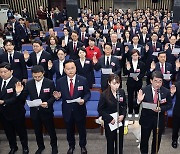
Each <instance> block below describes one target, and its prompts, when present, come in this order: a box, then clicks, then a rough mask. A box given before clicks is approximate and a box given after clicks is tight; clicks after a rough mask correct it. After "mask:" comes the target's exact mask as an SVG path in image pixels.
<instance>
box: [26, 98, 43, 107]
mask: <svg viewBox="0 0 180 154" xmlns="http://www.w3.org/2000/svg"><path fill="white" fill-rule="evenodd" d="M26 103H27V105H28V106H29V107H37V106H39V105H40V104H41V103H42V100H41V99H35V100H33V101H30V100H26Z"/></svg>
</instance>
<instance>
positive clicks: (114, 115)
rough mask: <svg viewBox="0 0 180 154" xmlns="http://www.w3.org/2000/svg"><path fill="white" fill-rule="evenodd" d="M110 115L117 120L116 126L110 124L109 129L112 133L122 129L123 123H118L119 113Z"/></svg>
mask: <svg viewBox="0 0 180 154" xmlns="http://www.w3.org/2000/svg"><path fill="white" fill-rule="evenodd" d="M110 115H111V116H112V117H113V119H115V124H114V125H112V124H111V123H109V128H110V130H111V131H113V130H115V129H117V128H119V127H121V126H122V122H120V123H119V124H118V123H117V116H118V113H117V112H115V113H112V114H110ZM118 126H119V127H118Z"/></svg>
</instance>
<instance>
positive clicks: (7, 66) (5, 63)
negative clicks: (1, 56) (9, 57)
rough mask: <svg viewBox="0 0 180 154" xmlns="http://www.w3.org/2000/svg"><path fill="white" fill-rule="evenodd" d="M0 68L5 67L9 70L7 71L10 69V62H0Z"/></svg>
mask: <svg viewBox="0 0 180 154" xmlns="http://www.w3.org/2000/svg"><path fill="white" fill-rule="evenodd" d="M0 68H6V69H7V70H9V71H11V70H12V67H11V64H10V63H8V62H2V63H1V64H0Z"/></svg>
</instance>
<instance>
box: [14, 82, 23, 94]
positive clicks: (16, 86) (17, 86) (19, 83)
mask: <svg viewBox="0 0 180 154" xmlns="http://www.w3.org/2000/svg"><path fill="white" fill-rule="evenodd" d="M15 89H16V93H21V92H22V91H23V89H24V86H23V85H22V84H21V82H17V83H16V84H15Z"/></svg>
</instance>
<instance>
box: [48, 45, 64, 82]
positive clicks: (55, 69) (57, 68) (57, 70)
mask: <svg viewBox="0 0 180 154" xmlns="http://www.w3.org/2000/svg"><path fill="white" fill-rule="evenodd" d="M57 56H58V59H57V60H55V61H53V62H52V61H49V62H48V70H49V72H50V73H51V76H53V75H54V74H56V81H57V80H58V79H60V78H61V77H63V76H65V75H66V73H65V72H64V66H63V64H64V62H65V57H66V50H65V49H64V48H60V49H59V50H58V51H57Z"/></svg>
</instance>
